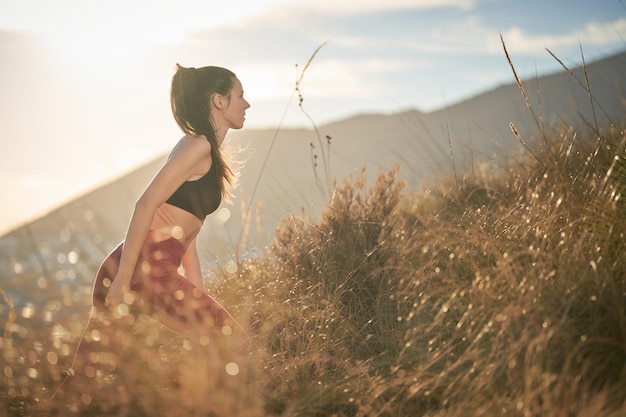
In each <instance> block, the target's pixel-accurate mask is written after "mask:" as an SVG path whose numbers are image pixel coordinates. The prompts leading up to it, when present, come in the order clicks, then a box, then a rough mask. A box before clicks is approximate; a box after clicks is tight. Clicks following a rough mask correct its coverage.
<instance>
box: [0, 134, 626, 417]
mask: <svg viewBox="0 0 626 417" xmlns="http://www.w3.org/2000/svg"><path fill="white" fill-rule="evenodd" d="M625 147H626V134H625V132H624V130H623V129H622V128H617V127H611V128H608V129H606V130H603V131H601V132H597V131H596V132H593V133H581V132H575V131H572V130H567V129H564V130H562V131H557V132H555V133H554V134H552V135H550V136H549V137H548V140H546V141H544V142H542V143H541V144H539V145H537V147H536V148H535V149H534V150H533V152H532V153H529V154H528V155H527V157H526V158H515V159H512V160H511V164H510V166H509V167H507V168H506V169H503V170H502V171H501V172H497V173H495V174H494V173H490V172H487V171H482V170H480V169H479V171H478V172H475V173H472V175H468V176H467V177H464V178H463V179H461V178H454V177H451V178H448V179H447V180H442V181H441V182H440V183H439V184H437V185H436V186H434V187H432V188H430V189H429V190H425V191H424V192H420V193H407V192H406V191H405V189H404V185H403V184H402V182H401V181H399V179H398V178H397V173H398V171H397V169H393V170H391V171H389V172H385V173H382V174H381V175H380V176H379V177H378V180H377V182H376V183H375V184H373V185H371V186H369V187H368V186H366V185H365V184H364V183H363V179H362V178H361V177H359V178H353V179H351V180H349V181H346V182H345V183H344V184H343V185H340V186H337V187H336V188H335V191H334V193H333V195H332V198H331V199H330V201H329V202H328V204H327V205H326V207H325V209H324V210H323V212H322V213H321V216H319V220H313V219H312V218H310V217H308V216H306V215H305V214H303V215H302V216H295V215H294V216H290V217H287V218H285V219H284V221H283V223H282V224H281V226H280V227H279V229H278V230H277V234H276V239H275V241H274V243H273V245H272V246H271V247H270V248H268V249H267V252H266V253H265V256H263V257H261V258H259V259H257V260H254V261H248V262H245V263H244V262H242V263H241V264H240V265H238V268H237V270H236V271H235V272H232V271H231V272H227V271H220V278H221V279H220V280H218V281H217V283H215V284H213V287H212V288H210V292H211V294H213V295H214V296H215V297H216V298H217V299H218V300H220V301H221V302H223V303H224V304H225V305H226V306H229V308H230V309H231V311H232V312H233V314H234V315H235V316H236V317H237V318H240V319H241V320H242V321H243V322H244V323H246V325H247V326H248V327H249V328H250V333H251V334H252V336H253V340H252V346H251V348H252V349H251V353H250V355H249V356H246V357H242V358H239V360H238V362H237V365H236V369H234V370H233V368H232V366H233V365H232V363H230V364H229V365H227V364H224V363H220V362H219V361H218V360H214V357H213V356H212V355H210V351H211V349H202V348H200V349H198V348H197V346H196V345H198V344H197V343H193V341H191V342H190V341H189V340H184V339H181V338H179V337H177V336H176V335H175V334H173V333H171V332H169V331H167V330H165V329H163V328H161V327H159V326H158V325H156V324H155V323H153V322H152V321H150V320H149V319H140V320H139V322H138V324H137V325H136V329H137V331H136V335H134V337H135V338H136V343H135V344H134V345H133V348H132V349H129V351H128V352H125V356H126V357H125V358H124V361H123V363H124V366H123V367H122V368H121V369H119V370H118V372H116V373H114V374H111V375H96V377H97V378H99V379H100V380H101V385H100V386H101V389H99V390H98V391H96V392H93V393H92V394H90V395H87V396H83V397H81V399H80V402H79V403H77V404H76V406H75V409H76V411H77V412H78V413H79V414H82V415H87V416H96V415H125V416H144V415H145V416H148V415H149V416H161V415H163V416H170V415H185V416H213V415H215V416H218V415H219V416H222V415H223V416H262V415H265V416H449V417H452V416H455V417H456V416H459V417H460V416H463V417H466V416H602V417H609V416H623V415H626V402H625V400H626V398H625V397H626V311H625V310H626V256H625V255H626V250H625V249H626V245H625V242H626V240H625V236H624V233H626V202H625V201H624V198H626V197H625V196H624V195H625V194H626V154H625ZM66 296H68V297H71V295H68V294H66ZM81 297H86V298H87V299H88V295H82V296H81ZM4 303H5V304H4V309H3V314H2V316H1V317H3V319H5V320H8V321H12V319H11V316H10V313H11V309H10V306H9V304H10V300H8V299H6V300H5V302H4ZM63 305H65V304H63ZM55 306H56V304H50V303H48V304H47V307H48V308H52V307H55ZM18 313H20V314H17V318H16V320H15V321H14V322H13V323H12V324H11V326H8V327H7V331H6V333H5V336H4V338H3V339H2V345H1V347H2V361H3V365H2V366H1V371H2V372H1V373H0V378H1V379H0V411H2V412H3V415H7V416H18V415H19V416H21V415H46V412H47V410H46V408H45V405H43V401H42V399H43V398H45V397H46V396H49V395H50V392H51V390H53V389H54V387H55V386H57V385H58V383H59V381H60V380H61V379H62V377H63V370H64V369H66V368H67V367H69V365H70V362H71V354H72V350H73V349H74V347H75V344H76V342H77V337H78V336H79V331H78V329H80V327H81V326H82V325H83V324H84V320H86V316H83V315H81V314H75V315H72V316H64V317H63V318H62V319H61V318H59V319H58V320H56V321H52V322H49V323H48V324H47V325H42V326H40V327H38V328H33V327H30V328H28V323H29V321H28V319H29V318H30V317H26V316H28V314H26V315H25V314H24V312H23V311H22V312H18ZM204 347H206V344H204ZM228 366H231V368H228Z"/></svg>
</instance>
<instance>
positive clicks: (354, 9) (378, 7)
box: [297, 0, 477, 14]
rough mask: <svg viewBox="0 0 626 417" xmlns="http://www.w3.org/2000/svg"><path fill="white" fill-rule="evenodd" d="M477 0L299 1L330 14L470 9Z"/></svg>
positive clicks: (299, 6)
mask: <svg viewBox="0 0 626 417" xmlns="http://www.w3.org/2000/svg"><path fill="white" fill-rule="evenodd" d="M476 3H477V0H386V1H381V0H342V1H337V0H311V1H308V0H305V1H300V2H298V3H297V7H298V8H303V9H306V10H311V11H316V12H322V13H328V14H345V13H350V14H359V13H373V12H384V11H390V10H402V9H434V8H443V7H454V8H458V9H463V10H469V9H472V8H473V7H474V5H475V4H476Z"/></svg>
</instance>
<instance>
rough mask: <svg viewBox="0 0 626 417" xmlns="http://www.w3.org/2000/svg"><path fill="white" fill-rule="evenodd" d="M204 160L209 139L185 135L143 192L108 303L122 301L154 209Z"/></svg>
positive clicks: (204, 163) (199, 169)
mask: <svg viewBox="0 0 626 417" xmlns="http://www.w3.org/2000/svg"><path fill="white" fill-rule="evenodd" d="M207 160H208V161H209V168H210V161H211V145H210V144H209V142H208V141H207V140H206V139H204V138H199V137H196V138H192V137H185V138H183V139H182V140H181V141H180V142H179V144H178V145H177V147H176V148H175V149H174V151H173V152H172V154H171V155H170V158H169V159H168V161H167V162H166V163H165V165H163V167H162V168H161V170H160V171H159V172H158V173H157V175H156V176H155V177H154V179H153V180H152V182H150V184H149V185H148V187H147V188H146V190H145V191H144V192H143V194H142V195H141V197H140V198H139V200H138V201H137V203H136V204H135V210H134V211H133V215H132V217H131V220H130V224H129V226H128V231H127V232H126V238H125V239H124V248H123V250H122V256H121V259H120V266H119V269H118V271H117V275H116V276H115V278H114V279H113V283H112V284H111V286H110V287H109V292H108V294H107V298H106V304H107V305H117V304H120V303H122V302H123V301H124V295H125V294H126V293H128V292H129V291H130V279H131V277H132V275H133V272H134V270H135V264H136V263H137V259H138V258H139V253H140V252H141V247H142V246H143V243H144V241H145V239H146V236H147V235H148V231H149V230H150V226H151V225H152V220H153V218H154V214H155V213H156V210H157V209H158V208H159V206H161V205H162V204H163V203H165V201H166V200H167V199H168V198H169V197H170V196H171V195H172V194H173V193H174V191H175V190H176V189H177V188H178V187H179V186H180V185H181V184H182V183H183V182H185V181H187V180H188V179H189V178H191V177H193V176H195V175H197V174H199V173H203V172H205V171H206V170H207Z"/></svg>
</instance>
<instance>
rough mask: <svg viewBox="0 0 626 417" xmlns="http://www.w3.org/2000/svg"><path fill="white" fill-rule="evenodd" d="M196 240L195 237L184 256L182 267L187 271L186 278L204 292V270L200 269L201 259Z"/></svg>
mask: <svg viewBox="0 0 626 417" xmlns="http://www.w3.org/2000/svg"><path fill="white" fill-rule="evenodd" d="M196 238H197V237H194V238H193V240H192V241H191V243H189V246H188V247H187V251H186V252H185V254H184V255H183V260H182V265H183V268H184V269H185V277H186V278H187V279H188V280H189V281H190V282H191V283H193V284H194V285H195V286H196V287H198V288H200V289H201V290H202V291H204V282H203V281H202V268H201V267H200V258H199V257H198V249H197V248H196Z"/></svg>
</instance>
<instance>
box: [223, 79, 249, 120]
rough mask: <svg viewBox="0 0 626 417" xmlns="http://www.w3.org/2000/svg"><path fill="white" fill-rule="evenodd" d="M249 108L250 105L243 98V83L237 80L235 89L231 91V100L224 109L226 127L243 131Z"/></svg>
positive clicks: (234, 84) (234, 85)
mask: <svg viewBox="0 0 626 417" xmlns="http://www.w3.org/2000/svg"><path fill="white" fill-rule="evenodd" d="M248 107H250V103H248V102H247V101H246V99H245V98H243V87H242V86H241V82H240V81H239V80H238V79H237V78H235V82H234V83H233V88H232V89H231V90H230V94H229V100H228V101H227V103H226V104H225V107H224V108H223V109H222V112H223V117H224V122H225V124H226V126H225V127H227V128H232V129H241V128H242V127H243V122H244V121H245V120H246V109H247V108H248Z"/></svg>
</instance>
